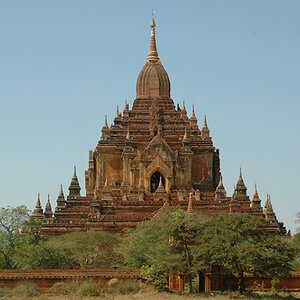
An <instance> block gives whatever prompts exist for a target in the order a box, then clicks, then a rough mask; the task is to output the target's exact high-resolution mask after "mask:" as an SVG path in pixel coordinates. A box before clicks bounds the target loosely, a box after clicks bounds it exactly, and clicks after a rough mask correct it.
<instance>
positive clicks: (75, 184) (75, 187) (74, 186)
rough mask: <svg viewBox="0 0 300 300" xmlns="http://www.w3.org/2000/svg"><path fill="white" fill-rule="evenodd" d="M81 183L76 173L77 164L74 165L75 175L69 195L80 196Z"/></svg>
mask: <svg viewBox="0 0 300 300" xmlns="http://www.w3.org/2000/svg"><path fill="white" fill-rule="evenodd" d="M80 190H81V188H80V185H79V181H78V178H77V175H76V166H74V171H73V177H72V179H71V183H70V186H69V196H80Z"/></svg>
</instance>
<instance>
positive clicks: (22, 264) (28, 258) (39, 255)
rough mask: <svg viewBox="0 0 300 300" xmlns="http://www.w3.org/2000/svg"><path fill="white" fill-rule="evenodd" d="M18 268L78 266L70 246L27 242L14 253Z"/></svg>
mask: <svg viewBox="0 0 300 300" xmlns="http://www.w3.org/2000/svg"><path fill="white" fill-rule="evenodd" d="M14 261H15V264H16V266H17V268H18V269H70V268H76V267H77V261H76V260H75V259H74V255H73V253H72V251H71V249H69V248H68V247H66V246H64V245H53V244H51V243H49V242H40V243H38V244H36V245H34V244H25V245H23V246H22V247H20V248H18V249H17V250H16V252H15V253H14Z"/></svg>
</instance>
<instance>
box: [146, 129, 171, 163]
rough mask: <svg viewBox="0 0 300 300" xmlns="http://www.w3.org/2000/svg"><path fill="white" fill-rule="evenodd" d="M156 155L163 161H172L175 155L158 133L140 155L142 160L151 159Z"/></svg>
mask: <svg viewBox="0 0 300 300" xmlns="http://www.w3.org/2000/svg"><path fill="white" fill-rule="evenodd" d="M156 155H160V156H161V157H162V158H163V159H164V160H165V161H167V160H174V158H175V154H174V152H173V151H172V149H171V148H170V146H169V145H168V144H167V142H166V141H165V140H164V138H163V137H162V136H161V134H160V131H158V133H157V135H156V136H155V137H154V138H153V139H152V140H151V141H150V143H149V144H148V145H147V146H146V148H145V149H144V150H143V151H142V153H141V158H142V159H143V160H148V159H153V158H155V156H156Z"/></svg>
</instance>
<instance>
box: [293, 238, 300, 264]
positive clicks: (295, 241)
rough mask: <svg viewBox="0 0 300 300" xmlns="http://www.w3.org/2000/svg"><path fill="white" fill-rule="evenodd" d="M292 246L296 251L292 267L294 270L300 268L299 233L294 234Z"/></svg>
mask: <svg viewBox="0 0 300 300" xmlns="http://www.w3.org/2000/svg"><path fill="white" fill-rule="evenodd" d="M293 244H294V247H295V249H296V257H295V260H294V265H293V267H294V268H295V269H299V268H300V232H298V233H296V234H295V235H294V236H293Z"/></svg>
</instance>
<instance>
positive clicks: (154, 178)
mask: <svg viewBox="0 0 300 300" xmlns="http://www.w3.org/2000/svg"><path fill="white" fill-rule="evenodd" d="M160 177H161V181H162V184H163V186H165V178H164V176H162V175H161V174H160V173H159V172H155V173H153V174H152V176H151V180H150V187H151V188H150V190H151V193H154V192H155V191H156V189H157V188H158V186H159V181H160Z"/></svg>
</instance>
